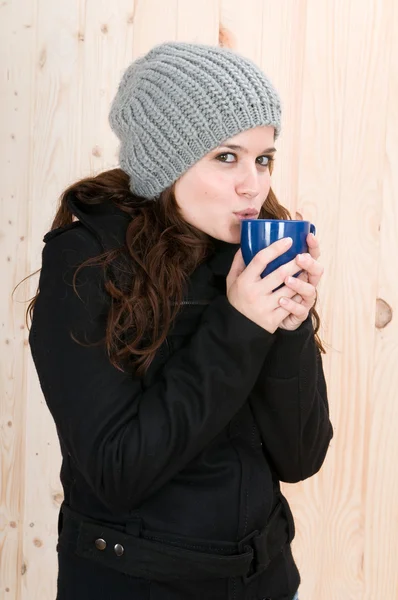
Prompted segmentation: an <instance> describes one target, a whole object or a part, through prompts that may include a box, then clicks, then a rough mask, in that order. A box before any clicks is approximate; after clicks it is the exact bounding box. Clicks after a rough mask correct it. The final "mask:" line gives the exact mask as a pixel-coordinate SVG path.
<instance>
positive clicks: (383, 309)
mask: <svg viewBox="0 0 398 600" xmlns="http://www.w3.org/2000/svg"><path fill="white" fill-rule="evenodd" d="M392 314H393V313H392V308H391V306H390V305H389V304H387V302H386V301H385V300H383V299H382V298H377V299H376V319H375V325H376V327H377V329H384V327H386V326H387V325H388V324H389V323H390V322H391V321H392Z"/></svg>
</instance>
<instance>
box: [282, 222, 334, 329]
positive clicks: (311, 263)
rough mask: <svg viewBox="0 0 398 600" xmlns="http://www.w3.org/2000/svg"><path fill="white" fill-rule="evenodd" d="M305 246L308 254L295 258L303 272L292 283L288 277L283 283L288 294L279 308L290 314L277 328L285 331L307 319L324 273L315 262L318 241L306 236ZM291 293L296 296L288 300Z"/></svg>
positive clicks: (310, 235)
mask: <svg viewBox="0 0 398 600" xmlns="http://www.w3.org/2000/svg"><path fill="white" fill-rule="evenodd" d="M307 244H308V252H309V253H308V254H302V255H301V260H300V259H299V258H298V257H296V262H297V264H298V265H300V266H301V267H302V268H303V269H304V271H303V272H302V273H300V275H299V276H298V277H294V278H293V281H290V280H289V278H288V277H286V278H285V281H284V283H285V285H286V287H287V288H288V290H289V293H288V294H285V295H286V297H287V302H286V303H285V304H281V306H283V308H286V310H288V311H289V313H290V314H289V315H288V316H287V317H286V318H285V319H284V320H283V321H282V323H281V324H280V325H279V327H280V329H285V330H287V331H294V330H295V329H297V328H298V327H300V325H301V323H303V321H305V320H306V319H307V317H308V315H309V312H310V310H311V308H312V307H313V306H314V304H315V301H316V297H317V292H316V287H317V285H318V283H319V281H320V279H321V277H322V275H323V272H324V267H323V266H322V265H320V264H319V263H318V262H317V261H318V258H319V257H320V255H321V252H320V249H319V243H318V240H317V239H316V237H315V236H314V235H313V234H312V233H310V234H308V236H307ZM283 289H285V292H286V291H287V290H286V288H283ZM292 291H294V292H296V294H295V295H294V296H293V297H291V298H290V297H289V296H290V295H291V292H292ZM283 297H285V296H283ZM280 300H282V298H281V299H280Z"/></svg>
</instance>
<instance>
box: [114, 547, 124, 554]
mask: <svg viewBox="0 0 398 600" xmlns="http://www.w3.org/2000/svg"><path fill="white" fill-rule="evenodd" d="M114 551H115V554H116V556H122V554H124V548H123V546H122V545H121V544H115V547H114Z"/></svg>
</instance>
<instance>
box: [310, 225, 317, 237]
mask: <svg viewBox="0 0 398 600" xmlns="http://www.w3.org/2000/svg"><path fill="white" fill-rule="evenodd" d="M310 233H313V234H314V235H316V227H315V225H313V224H312V223H311V224H310Z"/></svg>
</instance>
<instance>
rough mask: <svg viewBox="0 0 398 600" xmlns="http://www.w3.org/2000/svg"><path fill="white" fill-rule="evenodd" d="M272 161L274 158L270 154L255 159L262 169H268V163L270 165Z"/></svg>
mask: <svg viewBox="0 0 398 600" xmlns="http://www.w3.org/2000/svg"><path fill="white" fill-rule="evenodd" d="M273 160H274V157H273V156H272V155H270V154H263V156H258V157H257V158H256V162H257V163H258V164H259V165H261V166H262V167H268V165H269V164H270V163H272V162H273Z"/></svg>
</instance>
